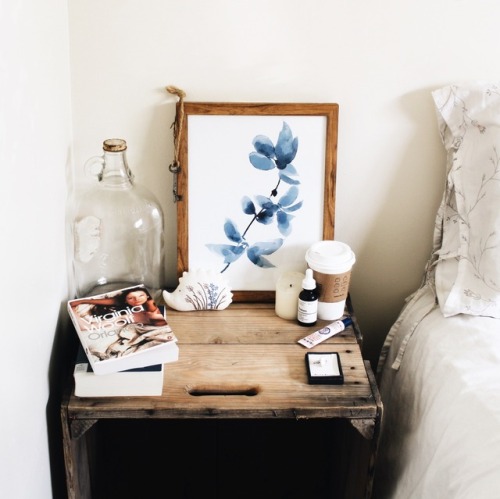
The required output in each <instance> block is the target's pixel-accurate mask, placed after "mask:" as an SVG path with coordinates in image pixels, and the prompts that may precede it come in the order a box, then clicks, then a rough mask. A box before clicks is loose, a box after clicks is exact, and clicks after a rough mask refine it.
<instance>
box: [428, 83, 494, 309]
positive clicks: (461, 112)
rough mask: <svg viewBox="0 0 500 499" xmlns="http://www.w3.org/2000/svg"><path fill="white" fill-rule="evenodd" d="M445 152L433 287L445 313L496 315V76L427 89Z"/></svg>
mask: <svg viewBox="0 0 500 499" xmlns="http://www.w3.org/2000/svg"><path fill="white" fill-rule="evenodd" d="M432 95H433V98H434V102H435V105H436V108H437V112H438V125H439V130H440V133H441V138H442V140H443V144H444V147H445V149H446V151H447V157H448V163H447V180H446V190H445V193H444V196H443V202H442V205H441V207H440V214H439V216H440V217H442V220H441V219H440V223H441V224H442V231H443V232H442V241H441V248H440V249H439V250H438V254H437V256H438V260H437V264H436V274H435V281H436V292H437V297H438V301H439V305H440V307H441V310H442V312H443V315H445V316H452V315H456V314H460V313H464V314H470V315H482V316H490V317H497V318H500V82H499V83H489V84H488V83H475V84H472V85H464V86H458V85H451V86H447V87H444V88H442V89H439V90H436V91H434V92H433V93H432Z"/></svg>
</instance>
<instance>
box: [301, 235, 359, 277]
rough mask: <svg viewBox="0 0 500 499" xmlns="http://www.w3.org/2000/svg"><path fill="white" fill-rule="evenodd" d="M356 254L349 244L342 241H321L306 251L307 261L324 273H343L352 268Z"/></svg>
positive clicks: (313, 267) (316, 269) (310, 265)
mask: <svg viewBox="0 0 500 499" xmlns="http://www.w3.org/2000/svg"><path fill="white" fill-rule="evenodd" d="M355 261H356V256H355V255H354V252H353V251H352V250H351V248H350V247H349V245H347V244H345V243H342V242H340V241H319V242H317V243H314V244H313V245H312V246H311V247H310V248H309V249H308V250H307V252H306V262H307V263H308V265H309V267H311V268H312V269H313V270H315V271H316V272H321V273H322V274H342V273H344V272H347V271H348V270H350V269H351V268H352V266H353V265H354V262H355Z"/></svg>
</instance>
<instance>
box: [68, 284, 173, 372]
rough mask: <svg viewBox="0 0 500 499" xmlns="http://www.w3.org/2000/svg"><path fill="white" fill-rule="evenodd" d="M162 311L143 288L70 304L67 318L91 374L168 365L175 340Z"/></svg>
mask: <svg viewBox="0 0 500 499" xmlns="http://www.w3.org/2000/svg"><path fill="white" fill-rule="evenodd" d="M161 308H162V309H163V312H162V310H161ZM161 308H160V307H158V306H157V305H156V303H155V302H154V300H153V298H152V295H151V293H150V292H149V290H148V289H147V288H146V287H145V286H144V285H142V284H141V285H137V286H130V287H127V288H122V289H119V290H117V291H112V292H108V293H104V294H99V295H94V296H88V297H85V298H77V299H74V300H69V301H68V312H69V315H70V317H71V320H72V321H73V325H74V327H75V329H76V332H77V334H78V337H79V338H80V342H81V344H82V346H83V349H84V350H85V353H86V355H87V358H88V360H89V362H90V364H91V366H92V369H93V371H94V373H95V374H96V375H100V374H109V373H114V372H118V371H125V370H127V369H133V368H136V367H144V366H149V365H154V364H164V363H165V362H168V361H169V360H168V359H171V357H172V353H171V345H172V344H175V343H176V342H177V338H176V336H175V334H174V333H173V331H172V329H171V327H170V326H169V324H168V322H167V318H166V314H165V307H161ZM175 346H176V347H177V345H175Z"/></svg>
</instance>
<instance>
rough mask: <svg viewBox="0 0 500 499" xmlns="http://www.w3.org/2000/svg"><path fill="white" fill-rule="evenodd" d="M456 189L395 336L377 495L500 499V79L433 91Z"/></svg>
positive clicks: (446, 199) (386, 367) (390, 342)
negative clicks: (498, 81) (493, 81)
mask: <svg viewBox="0 0 500 499" xmlns="http://www.w3.org/2000/svg"><path fill="white" fill-rule="evenodd" d="M432 97H433V100H434V103H435V106H436V111H437V119H438V126H439V130H440V134H441V138H442V141H443V146H444V148H445V150H446V153H447V165H446V173H447V176H446V186H445V191H444V193H443V199H442V202H441V205H440V207H439V210H438V213H437V216H436V224H435V229H434V244H433V250H432V254H431V257H430V259H429V261H428V263H427V266H426V268H425V269H424V279H423V282H422V285H421V286H420V287H419V288H418V289H417V290H416V291H415V292H414V293H413V294H412V295H411V296H410V297H408V299H407V301H406V303H405V306H404V308H403V309H402V311H401V313H400V315H399V317H398V319H397V320H396V322H395V323H394V325H393V327H392V328H391V330H390V331H389V333H388V335H387V338H386V340H385V343H384V346H383V348H382V352H381V355H380V360H379V365H378V369H377V371H378V372H377V376H378V380H379V386H380V392H381V397H382V401H383V404H384V416H383V421H382V425H381V430H380V444H379V452H378V458H377V462H376V470H375V482H374V494H373V496H374V498H375V499H385V498H397V499H410V498H415V499H417V498H418V499H428V498H431V499H432V498H439V499H447V498H453V499H460V498H473V499H490V498H499V497H500V320H499V319H500V83H488V82H474V83H471V84H464V85H450V86H447V87H444V88H441V89H438V90H436V91H434V92H433V93H432Z"/></svg>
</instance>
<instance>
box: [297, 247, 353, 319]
mask: <svg viewBox="0 0 500 499" xmlns="http://www.w3.org/2000/svg"><path fill="white" fill-rule="evenodd" d="M355 261H356V256H355V255H354V253H353V251H352V250H351V248H350V247H349V245H347V244H345V243H342V242H340V241H319V242H317V243H315V244H313V245H312V246H311V247H310V248H309V249H308V250H307V252H306V262H307V264H308V266H309V267H310V268H311V269H312V270H313V275H314V278H315V279H316V283H317V285H318V288H319V300H318V319H322V320H329V321H334V320H337V319H340V318H341V317H342V315H344V310H345V302H346V299H347V294H348V292H349V282H350V280H351V270H352V267H353V265H354V263H355Z"/></svg>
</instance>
